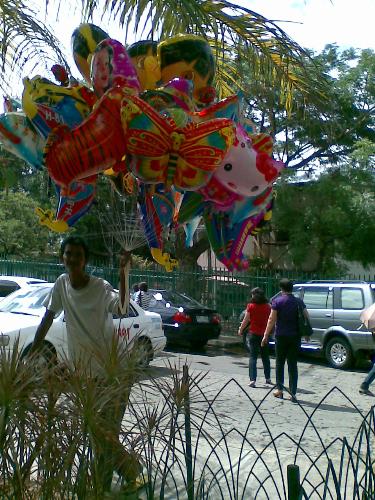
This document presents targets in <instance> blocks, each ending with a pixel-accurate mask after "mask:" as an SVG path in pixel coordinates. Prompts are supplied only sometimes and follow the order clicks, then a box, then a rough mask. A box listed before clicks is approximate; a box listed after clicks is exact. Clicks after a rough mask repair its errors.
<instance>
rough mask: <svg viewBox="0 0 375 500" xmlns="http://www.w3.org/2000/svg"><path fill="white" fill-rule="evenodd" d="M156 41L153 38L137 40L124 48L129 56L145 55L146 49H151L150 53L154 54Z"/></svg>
mask: <svg viewBox="0 0 375 500" xmlns="http://www.w3.org/2000/svg"><path fill="white" fill-rule="evenodd" d="M157 46H158V43H157V42H155V41H153V40H139V42H135V43H132V44H131V45H129V47H128V48H127V49H126V50H127V52H128V54H129V56H130V57H138V56H147V54H148V51H149V50H150V49H152V55H153V56H155V55H156V49H157Z"/></svg>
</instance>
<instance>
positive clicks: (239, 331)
mask: <svg viewBox="0 0 375 500" xmlns="http://www.w3.org/2000/svg"><path fill="white" fill-rule="evenodd" d="M242 333H243V332H242V330H241V327H239V329H238V331H237V335H238V336H239V337H241V335H242Z"/></svg>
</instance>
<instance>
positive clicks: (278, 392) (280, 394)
mask: <svg viewBox="0 0 375 500" xmlns="http://www.w3.org/2000/svg"><path fill="white" fill-rule="evenodd" d="M273 395H274V396H275V398H278V399H283V398H284V393H283V391H280V389H278V390H277V391H275V392H274V393H273Z"/></svg>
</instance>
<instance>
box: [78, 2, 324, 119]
mask: <svg viewBox="0 0 375 500" xmlns="http://www.w3.org/2000/svg"><path fill="white" fill-rule="evenodd" d="M244 3H246V4H250V3H251V2H250V1H249V0H247V1H246V2H244ZM82 6H83V15H84V17H85V18H86V19H90V18H92V15H93V14H94V12H95V11H97V10H98V9H100V8H103V7H101V6H102V2H99V0H82ZM104 12H107V13H109V14H110V15H111V16H112V17H113V18H114V19H116V20H118V22H119V24H120V26H122V27H124V29H125V31H126V33H127V32H128V29H129V26H131V23H134V29H135V34H136V35H138V34H139V33H141V34H142V35H143V37H144V34H146V38H150V39H151V38H153V39H156V40H162V39H166V38H168V37H170V36H172V35H175V34H177V33H194V34H198V35H202V36H204V37H205V38H207V39H208V40H209V41H210V43H211V45H212V47H213V48H214V50H215V52H216V57H217V73H216V81H215V84H216V85H215V86H216V90H217V91H218V94H219V97H220V98H222V97H226V96H227V95H230V94H233V93H235V92H237V91H238V90H241V89H242V83H243V82H245V80H246V72H243V68H246V65H251V67H252V74H253V75H259V79H260V81H262V82H265V83H266V85H268V86H269V87H274V88H277V89H278V93H279V96H280V98H281V101H282V103H283V104H284V106H285V107H286V109H287V110H288V111H289V110H291V107H292V97H293V94H294V92H296V91H297V92H301V93H302V94H303V95H304V96H305V98H306V99H308V100H317V99H318V100H321V99H323V100H324V94H325V88H326V82H325V80H324V78H322V75H321V72H320V71H319V69H318V68H317V67H316V66H314V64H313V63H312V60H311V59H310V57H309V54H308V52H307V51H305V50H304V49H303V48H301V47H300V46H299V45H298V44H297V43H296V42H294V41H293V40H292V39H291V38H290V37H289V36H288V35H287V34H286V32H285V31H283V30H282V29H281V28H280V27H279V26H277V24H276V23H275V22H274V21H272V20H269V19H267V18H265V17H264V16H262V15H261V14H259V13H257V12H254V11H253V10H250V9H249V8H247V7H244V6H241V5H238V4H235V3H233V2H230V1H227V0H126V1H124V0H105V5H104ZM176 13H178V15H176Z"/></svg>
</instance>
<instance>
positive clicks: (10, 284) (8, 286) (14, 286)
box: [0, 276, 46, 298]
mask: <svg viewBox="0 0 375 500" xmlns="http://www.w3.org/2000/svg"><path fill="white" fill-rule="evenodd" d="M36 283H46V281H45V280H39V279H37V278H27V277H26V276H0V298H1V297H6V296H7V295H9V294H10V293H12V292H15V291H16V290H19V289H20V288H24V287H26V286H28V285H34V284H36Z"/></svg>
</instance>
